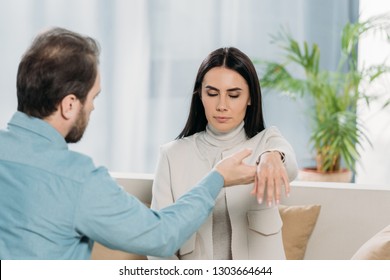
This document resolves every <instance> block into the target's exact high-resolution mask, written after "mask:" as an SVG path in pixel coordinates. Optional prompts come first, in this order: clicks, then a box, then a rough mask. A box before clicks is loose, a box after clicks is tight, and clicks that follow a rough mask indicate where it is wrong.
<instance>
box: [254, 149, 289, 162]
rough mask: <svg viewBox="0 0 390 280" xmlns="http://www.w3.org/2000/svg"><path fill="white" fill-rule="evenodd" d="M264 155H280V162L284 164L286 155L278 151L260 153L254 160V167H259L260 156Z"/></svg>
mask: <svg viewBox="0 0 390 280" xmlns="http://www.w3.org/2000/svg"><path fill="white" fill-rule="evenodd" d="M266 153H278V154H279V155H280V160H281V161H282V162H283V163H284V162H285V161H286V155H285V154H284V153H283V152H280V151H278V150H270V151H264V152H262V153H261V154H260V155H259V157H258V158H257V160H256V165H259V163H260V159H261V156H262V155H264V154H266Z"/></svg>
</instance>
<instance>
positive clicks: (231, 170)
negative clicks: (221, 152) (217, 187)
mask: <svg viewBox="0 0 390 280" xmlns="http://www.w3.org/2000/svg"><path fill="white" fill-rule="evenodd" d="M250 154H252V151H251V150H250V149H244V150H242V151H240V152H237V153H235V154H233V155H231V156H230V157H227V158H225V159H223V160H221V161H220V162H218V163H217V165H216V166H215V169H216V170H217V171H218V172H219V173H220V174H221V175H222V176H223V179H224V182H225V183H224V186H225V187H228V186H233V185H243V184H249V183H252V182H253V181H254V180H255V174H256V166H251V165H247V164H245V163H243V162H242V161H243V159H244V158H246V157H248V156H249V155H250Z"/></svg>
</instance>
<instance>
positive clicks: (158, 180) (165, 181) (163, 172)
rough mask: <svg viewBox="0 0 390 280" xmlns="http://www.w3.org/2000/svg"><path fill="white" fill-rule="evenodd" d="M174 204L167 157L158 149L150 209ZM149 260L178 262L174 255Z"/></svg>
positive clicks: (162, 149) (164, 151)
mask: <svg viewBox="0 0 390 280" xmlns="http://www.w3.org/2000/svg"><path fill="white" fill-rule="evenodd" d="M174 202H175V200H174V197H173V193H172V185H171V170H170V166H169V161H168V155H167V153H166V150H165V149H164V148H163V147H162V148H160V157H159V160H158V163H157V168H156V172H155V175H154V180H153V187H152V203H151V205H150V208H152V209H154V210H160V209H162V208H164V207H166V206H169V205H171V204H173V203H174ZM148 259H149V260H163V259H165V260H167V259H168V260H169V259H170V260H178V257H177V256H176V255H173V256H171V257H166V258H158V257H154V256H148Z"/></svg>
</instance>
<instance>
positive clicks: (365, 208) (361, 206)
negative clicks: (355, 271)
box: [92, 173, 390, 260]
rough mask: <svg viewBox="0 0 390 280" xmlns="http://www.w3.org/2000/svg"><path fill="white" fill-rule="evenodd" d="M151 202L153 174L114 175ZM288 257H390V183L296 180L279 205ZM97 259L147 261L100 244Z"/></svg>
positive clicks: (97, 246)
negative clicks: (289, 192)
mask: <svg viewBox="0 0 390 280" xmlns="http://www.w3.org/2000/svg"><path fill="white" fill-rule="evenodd" d="M112 176H113V177H114V178H115V179H116V180H117V181H118V183H119V184H120V185H121V186H122V187H123V188H124V189H125V190H126V191H127V192H129V193H131V194H133V195H135V196H136V197H137V198H138V199H139V200H140V201H142V202H143V203H145V204H147V205H149V204H150V201H151V197H152V183H153V175H152V174H131V173H112ZM279 209H280V213H281V216H282V220H283V228H282V231H283V232H282V235H283V242H284V246H285V250H286V256H287V259H305V260H347V259H389V258H390V256H389V255H390V226H389V225H390V187H388V188H385V187H381V186H369V185H358V184H353V183H330V182H329V183H328V182H306V181H294V182H292V183H291V194H290V196H289V197H288V198H286V197H283V198H282V200H281V205H280V206H279ZM92 259H146V257H145V256H139V255H134V254H129V253H126V252H121V251H114V250H111V249H108V248H106V247H104V246H102V245H101V244H98V243H95V245H94V248H93V251H92Z"/></svg>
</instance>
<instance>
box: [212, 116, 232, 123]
mask: <svg viewBox="0 0 390 280" xmlns="http://www.w3.org/2000/svg"><path fill="white" fill-rule="evenodd" d="M214 119H215V120H216V121H217V122H220V123H225V122H227V121H228V120H230V118H229V117H219V116H216V117H214Z"/></svg>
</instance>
